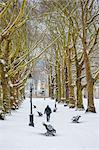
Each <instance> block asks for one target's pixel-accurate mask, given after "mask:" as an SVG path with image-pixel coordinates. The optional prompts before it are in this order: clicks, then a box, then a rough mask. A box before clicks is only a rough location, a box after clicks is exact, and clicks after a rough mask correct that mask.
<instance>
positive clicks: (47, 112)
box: [44, 105, 52, 122]
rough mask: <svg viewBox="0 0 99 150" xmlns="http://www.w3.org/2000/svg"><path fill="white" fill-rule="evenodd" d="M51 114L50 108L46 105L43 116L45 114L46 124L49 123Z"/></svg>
mask: <svg viewBox="0 0 99 150" xmlns="http://www.w3.org/2000/svg"><path fill="white" fill-rule="evenodd" d="M51 113H52V110H51V108H50V107H49V105H47V107H46V108H45V110H44V114H46V120H47V122H49V121H50V114H51Z"/></svg>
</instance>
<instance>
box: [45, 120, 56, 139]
mask: <svg viewBox="0 0 99 150" xmlns="http://www.w3.org/2000/svg"><path fill="white" fill-rule="evenodd" d="M43 126H45V128H46V130H47V132H46V133H45V135H46V136H50V135H51V136H55V133H56V130H55V129H54V128H53V126H52V125H50V124H49V125H47V124H45V123H43Z"/></svg>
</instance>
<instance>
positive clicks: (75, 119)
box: [72, 115, 81, 123]
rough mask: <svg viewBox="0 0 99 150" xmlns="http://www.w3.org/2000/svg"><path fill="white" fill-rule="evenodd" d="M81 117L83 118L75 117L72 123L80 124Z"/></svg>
mask: <svg viewBox="0 0 99 150" xmlns="http://www.w3.org/2000/svg"><path fill="white" fill-rule="evenodd" d="M80 117H81V116H80V115H77V116H74V117H73V118H72V122H73V123H79V118H80Z"/></svg>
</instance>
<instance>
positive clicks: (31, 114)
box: [29, 74, 34, 127]
mask: <svg viewBox="0 0 99 150" xmlns="http://www.w3.org/2000/svg"><path fill="white" fill-rule="evenodd" d="M29 81H30V115H29V121H30V122H29V126H32V127H34V117H33V110H32V108H33V107H32V90H33V87H32V86H33V79H32V76H31V74H30V75H29Z"/></svg>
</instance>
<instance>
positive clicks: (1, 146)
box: [0, 98, 99, 150]
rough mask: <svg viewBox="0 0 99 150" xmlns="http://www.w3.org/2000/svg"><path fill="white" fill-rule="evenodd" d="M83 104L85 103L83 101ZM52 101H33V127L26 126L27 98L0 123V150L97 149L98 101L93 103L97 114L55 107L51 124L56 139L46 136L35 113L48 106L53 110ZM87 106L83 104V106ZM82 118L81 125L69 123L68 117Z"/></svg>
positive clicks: (98, 135) (40, 120) (98, 145)
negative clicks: (55, 110) (78, 116)
mask: <svg viewBox="0 0 99 150" xmlns="http://www.w3.org/2000/svg"><path fill="white" fill-rule="evenodd" d="M85 102H86V100H85ZM54 103H55V102H54V100H50V99H46V100H44V99H43V98H42V99H36V98H35V99H33V104H34V105H36V106H37V108H36V109H34V111H33V113H34V124H35V127H31V126H29V125H28V124H29V111H30V102H29V99H26V100H25V101H24V102H23V104H22V105H21V107H20V109H19V110H16V111H13V112H12V115H9V116H7V117H6V120H5V121H1V120H0V150H99V100H95V105H96V110H97V113H95V114H93V113H85V112H84V111H75V109H69V108H68V107H64V106H63V104H57V108H58V110H57V112H53V113H52V114H51V120H50V124H51V125H53V126H54V128H55V129H56V131H57V134H56V136H54V137H46V136H44V135H43V133H45V132H46V130H45V128H44V126H43V125H42V122H46V117H45V115H43V117H38V114H37V110H39V111H41V112H44V108H45V107H46V105H47V104H49V105H50V107H51V108H52V110H53V109H54ZM85 106H86V103H85ZM75 115H81V116H82V117H81V119H80V123H71V118H72V117H73V116H75Z"/></svg>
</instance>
